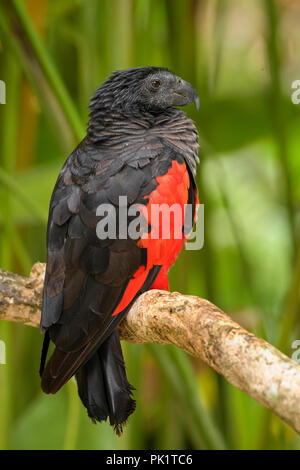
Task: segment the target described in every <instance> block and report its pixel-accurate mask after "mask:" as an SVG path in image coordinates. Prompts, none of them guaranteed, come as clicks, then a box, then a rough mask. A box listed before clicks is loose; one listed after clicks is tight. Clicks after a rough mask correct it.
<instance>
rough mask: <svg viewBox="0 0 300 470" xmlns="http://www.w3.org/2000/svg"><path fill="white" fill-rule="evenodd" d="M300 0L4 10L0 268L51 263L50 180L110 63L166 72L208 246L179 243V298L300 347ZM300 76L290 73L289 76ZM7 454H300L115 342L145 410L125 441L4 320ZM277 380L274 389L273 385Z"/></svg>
mask: <svg viewBox="0 0 300 470" xmlns="http://www.w3.org/2000/svg"><path fill="white" fill-rule="evenodd" d="M299 20H300V7H299V2H297V1H293V0H289V1H288V0H285V1H284V0H282V1H275V0H252V1H251V2H250V1H248V2H246V1H244V2H241V1H238V0H227V1H225V0H98V1H97V0H39V2H37V1H33V0H27V1H22V0H2V1H1V3H0V79H1V80H4V81H5V82H6V87H7V96H6V100H7V104H6V105H0V119H1V121H0V266H1V267H2V268H5V269H8V270H12V271H15V272H19V273H22V274H29V272H30V268H31V266H32V264H33V263H34V262H36V261H37V260H40V261H45V229H46V220H47V211H48V204H49V199H50V195H51V191H52V189H53V186H54V183H55V180H56V177H57V174H58V172H59V170H60V168H61V166H62V164H63V162H64V161H65V159H66V157H67V156H68V154H70V153H71V151H72V149H73V148H74V146H75V145H76V143H77V142H78V141H79V140H80V139H81V138H82V136H83V135H84V129H85V123H86V122H87V116H88V115H87V105H88V101H89V99H90V97H91V94H92V93H93V91H94V90H95V88H96V87H97V86H98V85H99V84H100V83H101V82H102V81H103V80H104V79H105V77H107V76H108V75H109V74H110V72H111V71H113V70H115V69H120V68H125V67H132V66H143V65H162V66H167V67H170V68H171V69H172V70H173V71H174V72H176V74H177V75H181V76H182V77H183V78H184V79H186V80H188V81H190V82H191V83H193V85H194V86H195V87H196V88H197V90H198V91H199V95H200V101H201V107H200V112H199V113H198V114H197V113H196V112H195V109H194V108H193V107H189V109H187V112H188V114H189V115H190V116H191V117H192V118H193V119H194V120H195V121H196V124H197V127H198V130H199V134H200V143H201V152H200V158H201V165H200V168H199V172H198V186H199V190H200V202H202V203H204V204H205V246H204V249H202V250H201V251H198V252H194V251H185V252H183V253H182V254H181V256H180V258H179V260H178V262H177V263H176V266H175V268H173V269H172V272H171V288H172V290H178V291H181V292H184V293H187V294H195V295H199V296H202V297H205V298H208V299H209V300H211V301H212V302H214V303H216V304H217V305H219V306H220V307H221V308H223V309H224V310H225V311H226V312H228V313H229V314H230V315H232V316H233V317H234V318H235V319H236V320H237V321H238V322H240V323H241V324H242V325H244V326H245V327H246V328H248V329H249V330H251V331H253V332H254V333H255V334H256V335H259V336H262V337H264V338H266V339H267V340H268V341H269V342H271V343H272V344H275V345H277V346H278V347H279V348H280V349H281V350H283V351H284V352H285V353H286V354H287V355H289V356H291V354H292V353H293V349H292V348H291V344H292V341H293V340H295V339H299V338H300V330H299V316H298V314H299V284H300V245H299V207H300V186H299V182H300V159H299V155H300V135H299V123H300V112H299V110H300V105H299V106H298V107H297V106H295V105H293V104H292V103H291V97H290V96H291V92H292V90H291V83H292V81H293V80H296V79H300V66H299V59H298V57H299V53H298V51H299V48H300V32H299V28H298V24H299ZM297 74H298V75H297ZM0 339H1V340H4V341H5V342H6V345H7V365H0V449H119V448H121V449H143V448H151V449H176V448H177V449H184V448H195V449H221V448H230V449H267V448H273V449H300V439H299V436H297V435H296V433H294V432H293V431H292V430H291V429H290V428H288V427H287V426H286V425H284V424H283V423H282V422H281V421H280V420H279V418H277V417H276V416H274V415H272V414H271V413H270V412H268V411H266V410H265V409H264V408H263V407H261V406H260V405H259V404H257V403H256V402H254V401H253V400H252V399H251V398H249V397H248V396H246V395H245V394H243V393H242V392H240V391H239V390H237V389H235V388H234V387H232V386H231V385H230V384H228V383H227V382H226V380H225V379H223V378H222V377H220V376H218V375H217V374H216V373H214V372H213V371H212V370H210V369H208V368H207V367H206V366H205V365H204V364H202V363H201V362H200V361H196V360H192V359H191V358H190V357H188V356H187V355H186V354H184V353H183V352H181V351H179V350H177V349H175V348H172V347H166V346H165V347H163V346H156V345H149V346H148V345H147V346H143V345H138V346H136V345H131V344H123V347H124V350H125V356H126V363H127V369H128V375H129V378H130V381H131V382H132V383H133V384H134V385H135V386H136V388H137V391H136V392H135V397H136V399H137V411H136V413H135V414H134V416H133V417H132V418H131V419H130V422H129V424H128V426H127V428H126V430H125V432H124V435H123V436H122V437H121V438H117V437H116V436H114V434H113V432H112V429H111V428H110V427H109V426H108V425H106V424H102V425H97V426H95V425H93V424H92V423H91V422H90V421H89V419H88V417H87V416H86V414H85V410H84V408H83V407H82V406H81V405H80V403H79V400H78V398H77V395H76V387H75V384H74V382H73V381H71V382H70V383H69V384H68V385H67V386H66V387H64V389H63V390H62V391H61V392H60V393H58V394H57V395H56V396H46V395H43V394H42V393H41V391H40V385H39V376H38V368H39V354H40V348H41V343H42V338H41V336H40V334H39V332H38V331H37V330H36V329H33V328H30V327H23V326H20V325H17V324H9V323H6V322H4V321H2V322H0ZM271 385H272V384H270V386H271Z"/></svg>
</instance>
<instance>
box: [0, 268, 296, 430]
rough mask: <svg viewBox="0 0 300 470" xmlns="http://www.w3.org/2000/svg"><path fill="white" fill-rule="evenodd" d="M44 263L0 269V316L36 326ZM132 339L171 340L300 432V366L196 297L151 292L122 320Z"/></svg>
mask: <svg viewBox="0 0 300 470" xmlns="http://www.w3.org/2000/svg"><path fill="white" fill-rule="evenodd" d="M44 269H45V266H44V265H43V264H41V263H36V264H35V265H34V266H33V269H32V271H31V274H30V277H29V278H25V277H22V276H19V275H17V274H13V273H9V272H7V271H3V270H0V319H4V320H8V321H15V322H18V323H22V324H24V325H30V326H35V327H37V326H39V321H40V311H41V304H42V286H43V280H44ZM119 328H120V335H121V338H122V339H125V340H127V341H130V342H132V343H159V344H174V345H176V346H178V347H179V348H181V349H183V350H184V351H186V352H187V353H189V354H191V355H193V356H195V357H198V358H201V359H202V360H203V361H204V362H206V364H208V365H209V366H210V367H212V368H213V369H215V370H216V371H217V372H219V373H220V374H222V375H223V376H224V377H226V379H227V380H228V381H229V382H230V383H232V384H233V385H235V386H236V387H238V388H239V389H240V390H242V391H243V392H245V393H247V394H248V395H250V396H251V397H252V398H254V399H255V400H257V401H258V402H259V403H261V404H262V405H264V406H265V407H266V408H268V409H270V410H271V411H273V412H274V413H275V414H277V415H278V416H279V417H280V418H281V419H282V420H283V421H285V422H286V423H287V424H289V425H290V426H291V427H292V428H293V429H294V430H295V431H296V432H298V433H300V365H297V364H296V363H295V362H293V361H292V360H291V359H289V358H288V357H287V356H285V355H284V354H282V353H281V352H280V351H278V350H277V349H276V348H275V347H274V346H272V345H270V344H268V343H267V342H266V341H264V340H262V339H260V338H257V337H255V336H254V335H253V334H251V333H249V332H248V331H246V330H245V329H243V328H242V327H241V326H240V325H238V324H237V323H235V322H234V321H233V320H232V319H231V318H230V317H229V316H228V315H226V314H225V313H224V312H222V310H221V309H219V308H218V307H216V306H215V305H213V304H212V303H210V302H208V301H207V300H204V299H201V298H199V297H194V296H188V295H182V294H179V293H177V292H173V293H170V292H165V291H157V290H152V291H149V292H146V293H145V294H143V295H141V296H140V297H139V298H138V299H137V301H136V302H135V303H134V305H133V306H132V308H131V310H130V311H129V313H128V315H127V316H126V318H125V319H124V320H123V321H122V323H121V324H120V327H119Z"/></svg>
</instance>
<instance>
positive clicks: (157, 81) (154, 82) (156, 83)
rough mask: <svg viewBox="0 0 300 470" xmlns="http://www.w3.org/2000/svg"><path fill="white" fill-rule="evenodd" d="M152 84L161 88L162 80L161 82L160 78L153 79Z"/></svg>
mask: <svg viewBox="0 0 300 470" xmlns="http://www.w3.org/2000/svg"><path fill="white" fill-rule="evenodd" d="M151 85H152V87H153V88H159V87H160V85H161V82H160V80H153V81H152V83H151Z"/></svg>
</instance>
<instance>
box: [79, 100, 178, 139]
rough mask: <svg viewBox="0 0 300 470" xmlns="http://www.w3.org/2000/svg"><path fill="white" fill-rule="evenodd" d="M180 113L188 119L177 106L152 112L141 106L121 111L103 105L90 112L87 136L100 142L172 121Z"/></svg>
mask: <svg viewBox="0 0 300 470" xmlns="http://www.w3.org/2000/svg"><path fill="white" fill-rule="evenodd" d="M178 115H180V116H183V117H184V118H185V119H187V118H186V116H185V114H184V113H183V112H182V111H181V110H178V109H175V108H169V109H167V110H165V111H164V112H150V111H149V110H147V109H146V108H145V109H142V108H141V107H139V108H136V109H132V108H131V109H130V110H127V111H125V110H122V111H119V110H116V109H114V108H113V107H112V108H111V107H109V106H103V107H101V108H99V109H95V110H92V112H91V113H90V119H89V122H88V128H87V136H88V138H89V139H90V140H91V141H93V142H95V143H96V142H97V143H99V144H100V143H101V142H104V141H107V140H109V139H110V137H113V138H115V137H116V135H124V134H127V133H129V134H131V132H143V131H144V132H145V131H147V130H149V129H153V128H155V127H157V126H161V125H162V123H166V122H167V121H169V122H171V121H172V120H173V119H174V118H175V117H177V116H178Z"/></svg>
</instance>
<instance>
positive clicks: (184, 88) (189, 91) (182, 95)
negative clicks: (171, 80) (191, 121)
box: [173, 77, 200, 111]
mask: <svg viewBox="0 0 300 470" xmlns="http://www.w3.org/2000/svg"><path fill="white" fill-rule="evenodd" d="M174 96H175V99H174V103H173V104H174V105H175V106H186V105H187V104H190V103H193V102H195V105H196V109H197V111H199V105H200V100H199V96H198V93H197V92H196V90H195V88H194V87H193V86H192V85H191V84H190V83H189V82H186V81H185V80H182V79H181V78H179V77H178V81H177V86H176V88H175V89H174Z"/></svg>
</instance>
